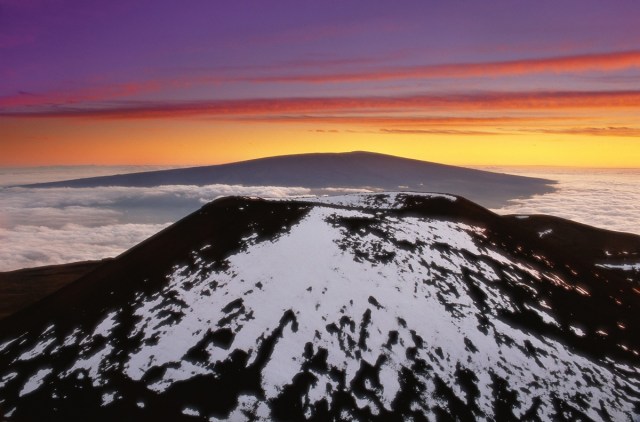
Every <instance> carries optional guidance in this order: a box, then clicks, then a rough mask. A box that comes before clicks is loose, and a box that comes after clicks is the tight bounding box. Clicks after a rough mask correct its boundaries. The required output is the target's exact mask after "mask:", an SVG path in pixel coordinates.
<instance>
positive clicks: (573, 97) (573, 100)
mask: <svg viewBox="0 0 640 422" xmlns="http://www.w3.org/2000/svg"><path fill="white" fill-rule="evenodd" d="M600 108H603V109H607V110H613V109H627V110H635V109H638V108H640V91H592V92H584V91H566V92H562V91H530V92H487V93H474V94H459V93H450V94H432V95H407V96H387V97H327V98H324V97H312V98H294V97H288V98H255V99H242V100H215V101H197V102H140V103H136V104H125V105H121V106H103V107H92V108H80V107H74V108H71V107H67V108H64V107H54V108H48V109H44V110H39V111H26V112H1V113H0V116H6V117H69V118H71V117H75V118H104V119H121V120H124V119H156V118H186V117H198V116H209V117H220V118H229V117H237V116H251V115H256V116H265V115H266V116H268V115H276V116H277V115H282V114H287V113H300V114H304V113H322V112H328V113H331V112H336V111H338V112H342V113H367V112H434V111H446V110H456V111H461V110H462V111H464V110H498V111H499V110H527V111H529V110H583V109H587V110H595V109H600Z"/></svg>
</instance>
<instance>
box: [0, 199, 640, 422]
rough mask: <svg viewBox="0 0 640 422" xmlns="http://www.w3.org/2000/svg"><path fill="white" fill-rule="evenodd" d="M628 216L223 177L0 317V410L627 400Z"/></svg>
mask: <svg viewBox="0 0 640 422" xmlns="http://www.w3.org/2000/svg"><path fill="white" fill-rule="evenodd" d="M639 311H640V237H638V236H634V235H628V234H624V233H617V232H609V231H604V230H599V229H595V228H591V227H588V226H584V225H580V224H577V223H573V222H570V221H567V220H562V219H558V218H552V217H545V216H506V217H501V216H498V215H496V214H493V213H491V212H489V211H487V210H486V209H484V208H482V207H480V206H478V205H476V204H474V203H472V202H469V201H467V200H465V199H463V198H461V197H457V196H452V195H443V194H404V193H381V194H368V195H365V194H361V195H350V196H342V197H322V198H316V199H313V198H310V199H304V198H301V199H295V200H293V199H289V200H279V201H275V200H262V199H257V198H238V197H235V198H223V199H219V200H217V201H214V202H212V203H210V204H208V205H206V206H204V207H203V208H202V209H201V210H199V211H198V212H196V213H194V214H192V215H190V216H188V217H186V218H185V219H183V220H181V221H179V222H177V223H176V224H174V225H173V226H171V227H169V228H167V229H165V230H164V231H162V232H160V233H158V234H157V235H156V236H154V237H152V238H150V239H149V240H147V241H145V242H143V243H142V244H140V245H138V246H137V247H135V248H133V249H131V250H130V251H128V252H126V253H125V254H123V255H121V256H119V257H117V258H116V259H114V260H112V261H110V262H106V263H104V264H102V265H100V266H99V267H98V268H96V269H94V270H93V271H91V272H89V273H88V274H85V275H84V276H81V277H80V278H79V279H78V280H77V281H76V282H73V283H71V284H69V285H67V286H66V287H64V288H62V289H61V290H60V291H58V292H57V293H55V294H53V295H51V296H48V297H47V298H45V299H44V300H42V301H40V302H38V303H36V304H34V305H33V306H31V307H28V308H26V309H24V310H22V311H20V312H17V313H15V314H14V315H12V316H10V317H7V318H5V319H4V320H1V321H0V413H1V414H3V415H4V417H5V419H7V420H65V421H66V420H212V421H215V420H232V421H236V420H264V421H268V420H317V421H324V420H381V421H393V420H398V421H400V420H414V421H422V420H443V421H444V420H500V421H502V420H538V421H546V420H553V419H555V420H597V421H607V420H615V421H624V420H635V419H637V418H638V417H639V416H640V356H639V352H640V320H639V319H638V318H637V315H638V312H639Z"/></svg>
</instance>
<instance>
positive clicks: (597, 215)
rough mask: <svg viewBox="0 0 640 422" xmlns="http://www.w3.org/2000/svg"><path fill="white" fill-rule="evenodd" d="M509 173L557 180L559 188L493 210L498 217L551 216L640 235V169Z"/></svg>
mask: <svg viewBox="0 0 640 422" xmlns="http://www.w3.org/2000/svg"><path fill="white" fill-rule="evenodd" d="M494 170H495V169H494ZM506 170H507V171H509V172H511V173H518V174H522V175H523V176H535V177H545V178H549V179H555V180H558V181H559V184H558V185H557V187H558V188H559V189H558V190H557V191H556V192H553V193H550V194H546V195H536V196H534V197H532V198H528V199H521V200H515V201H512V203H511V204H510V205H508V206H506V207H503V208H499V209H494V210H493V211H495V212H497V213H499V214H548V215H554V216H556V217H562V218H568V219H570V220H573V221H577V222H580V223H585V224H589V225H591V226H596V227H600V228H603V229H608V230H615V231H622V232H629V233H636V234H640V170H636V169H616V170H610V169H606V170H605V169H587V170H576V169H565V170H559V169H554V170H546V171H544V170H529V171H524V170H519V171H518V169H506Z"/></svg>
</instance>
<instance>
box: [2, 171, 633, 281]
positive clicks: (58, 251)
mask: <svg viewBox="0 0 640 422" xmlns="http://www.w3.org/2000/svg"><path fill="white" fill-rule="evenodd" d="M81 170H82V172H83V173H89V174H83V176H87V175H89V176H91V175H98V174H100V175H102V174H108V172H106V170H105V168H96V171H94V172H93V173H92V171H91V169H87V168H83V169H81ZM122 170H123V172H126V170H130V169H127V168H123V169H122ZM491 170H494V171H501V172H509V173H514V174H515V173H517V174H522V175H529V176H535V177H544V178H549V179H554V180H558V185H557V187H558V190H557V191H556V192H554V193H551V194H546V195H538V196H534V197H531V198H527V199H520V200H515V201H512V202H511V203H510V204H509V205H508V206H505V207H503V208H500V209H496V210H494V211H496V212H498V213H501V214H550V215H555V216H559V217H563V218H569V219H572V220H575V221H579V222H582V223H586V224H591V225H594V226H597V227H602V228H607V229H610V230H618V231H626V232H633V233H638V234H640V190H639V189H638V188H637V186H640V171H638V170H589V171H584V170H573V169H550V170H549V169H505V168H493V169H491ZM78 171H79V170H77V169H72V171H71V173H72V174H73V176H77V175H78ZM96 172H98V174H96ZM105 172H106V173H105ZM112 172H114V170H113V169H112ZM16 175H18V176H19V177H17V176H16ZM68 176H69V170H55V171H54V172H52V171H51V169H50V168H48V169H31V172H29V171H27V170H19V171H18V170H12V171H6V170H5V171H4V172H3V171H0V271H9V270H14V269H19V268H25V267H34V266H40V265H50V264H62V263H66V262H74V261H84V260H94V259H102V258H106V257H113V256H117V255H118V254H120V253H122V252H124V251H125V250H127V249H129V248H130V247H132V246H134V245H136V244H137V243H139V242H141V241H143V240H144V239H146V238H148V237H150V236H151V235H153V234H155V233H157V232H158V231H159V230H161V229H163V228H165V227H166V226H168V225H169V224H171V223H173V222H175V221H177V220H179V219H180V218H182V217H184V216H186V215H188V214H189V213H191V212H193V211H195V210H197V209H198V208H200V207H201V206H202V205H203V204H205V203H207V202H210V201H212V200H214V199H216V198H218V197H222V196H229V195H245V196H261V197H277V198H282V197H291V196H301V195H310V194H313V193H314V192H313V191H311V190H309V189H306V188H287V187H278V186H255V187H247V186H234V185H208V186H184V185H181V186H159V187H153V188H137V187H100V188H48V189H44V188H28V187H12V186H8V185H14V184H17V183H31V182H40V181H51V180H60V179H64V178H69V177H68ZM336 191H337V193H344V190H336ZM325 192H331V189H328V190H325Z"/></svg>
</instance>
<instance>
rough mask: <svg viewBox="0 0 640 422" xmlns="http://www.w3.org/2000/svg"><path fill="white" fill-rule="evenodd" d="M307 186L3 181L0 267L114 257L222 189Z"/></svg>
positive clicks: (281, 193)
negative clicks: (25, 184)
mask: <svg viewBox="0 0 640 422" xmlns="http://www.w3.org/2000/svg"><path fill="white" fill-rule="evenodd" d="M308 194H310V191H309V189H306V188H286V187H277V186H276V187H272V186H257V187H248V186H232V185H209V186H159V187H154V188H128V187H101V188H50V189H29V188H15V187H13V188H0V271H9V270H14V269H18V268H25V267H34V266H39V265H51V264H62V263H66V262H73V261H83V260H89V259H101V258H107V257H113V256H116V255H118V254H120V253H122V252H124V251H125V250H127V249H129V248H130V247H132V246H134V245H136V244H137V243H140V242H141V241H143V240H144V239H146V238H148V237H149V236H151V235H153V234H155V233H156V232H158V231H159V230H161V229H162V228H164V227H166V226H168V225H169V224H170V223H172V222H174V221H177V220H178V219H180V218H182V217H184V216H186V215H188V214H189V213H191V212H193V211H195V210H197V209H198V208H200V207H201V206H202V205H203V204H205V203H207V202H210V201H212V200H214V199H216V198H218V197H221V196H229V195H246V196H262V197H286V196H298V195H308Z"/></svg>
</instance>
